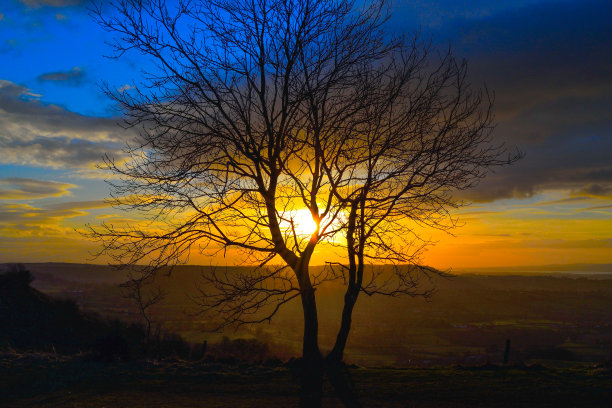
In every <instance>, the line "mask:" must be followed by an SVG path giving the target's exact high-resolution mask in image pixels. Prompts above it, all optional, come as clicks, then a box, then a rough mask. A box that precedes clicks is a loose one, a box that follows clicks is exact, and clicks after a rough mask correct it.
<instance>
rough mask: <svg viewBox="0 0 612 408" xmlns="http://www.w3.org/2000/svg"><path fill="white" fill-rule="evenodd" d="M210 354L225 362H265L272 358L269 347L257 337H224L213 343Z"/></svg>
mask: <svg viewBox="0 0 612 408" xmlns="http://www.w3.org/2000/svg"><path fill="white" fill-rule="evenodd" d="M208 349H209V350H210V351H209V354H211V355H212V356H214V358H215V360H216V361H220V362H224V363H228V364H231V363H234V362H247V361H248V362H263V361H266V360H267V359H268V358H271V356H270V352H269V347H268V345H267V344H266V343H264V342H262V341H259V340H257V339H234V340H230V339H229V338H228V337H223V340H221V342H219V343H215V344H211V345H210V346H209V347H208Z"/></svg>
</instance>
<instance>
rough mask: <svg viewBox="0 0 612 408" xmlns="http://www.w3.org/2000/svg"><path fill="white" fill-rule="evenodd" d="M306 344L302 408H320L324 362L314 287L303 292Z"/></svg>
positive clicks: (304, 344) (304, 350) (301, 397)
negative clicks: (320, 344) (319, 339)
mask: <svg viewBox="0 0 612 408" xmlns="http://www.w3.org/2000/svg"><path fill="white" fill-rule="evenodd" d="M302 308H303V310H304V343H303V349H302V356H303V360H302V364H303V366H302V369H303V370H302V390H301V393H300V407H301V408H320V407H321V399H322V397H323V371H324V362H323V357H322V355H321V351H320V350H319V341H318V328H319V327H318V326H319V322H318V319H317V305H316V302H315V296H314V289H313V288H312V287H310V288H307V289H304V290H302Z"/></svg>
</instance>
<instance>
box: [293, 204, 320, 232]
mask: <svg viewBox="0 0 612 408" xmlns="http://www.w3.org/2000/svg"><path fill="white" fill-rule="evenodd" d="M290 219H291V220H292V222H293V225H294V226H295V233H296V234H297V235H312V233H313V232H315V231H316V229H317V224H316V223H315V222H314V220H313V219H312V214H310V211H309V210H308V209H306V208H303V209H301V210H297V211H292V212H291V215H290Z"/></svg>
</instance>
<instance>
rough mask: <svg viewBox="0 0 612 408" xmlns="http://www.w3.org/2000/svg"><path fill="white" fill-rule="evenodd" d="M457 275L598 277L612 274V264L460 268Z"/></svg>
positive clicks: (456, 270)
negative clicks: (572, 275) (567, 275)
mask: <svg viewBox="0 0 612 408" xmlns="http://www.w3.org/2000/svg"><path fill="white" fill-rule="evenodd" d="M453 272H455V273H460V274H462V273H476V274H479V275H508V274H520V275H523V274H529V275H550V274H558V273H561V274H576V275H589V274H593V275H598V274H612V264H590V263H579V264H550V265H523V266H500V267H482V268H458V269H455V270H453Z"/></svg>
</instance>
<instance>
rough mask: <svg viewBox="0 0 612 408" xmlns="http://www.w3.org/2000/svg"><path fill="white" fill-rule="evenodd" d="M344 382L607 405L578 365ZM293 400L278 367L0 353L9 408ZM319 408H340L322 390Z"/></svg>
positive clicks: (415, 393) (422, 392)
mask: <svg viewBox="0 0 612 408" xmlns="http://www.w3.org/2000/svg"><path fill="white" fill-rule="evenodd" d="M351 375H352V378H353V381H354V383H355V385H356V388H357V390H358V394H359V396H360V399H361V400H362V402H363V403H364V406H366V407H549V406H550V407H559V406H564V407H565V406H567V407H598V406H601V407H604V406H610V400H611V399H610V398H611V397H612V370H611V369H610V367H607V368H606V367H603V368H596V367H594V366H590V365H585V364H582V365H576V366H573V367H569V368H545V367H542V366H537V365H536V366H531V367H508V368H500V367H494V366H491V367H476V368H461V367H452V368H433V369H401V370H400V369H375V368H353V369H351ZM298 392H299V385H298V381H296V380H295V379H293V378H292V376H291V374H290V372H289V371H288V370H287V369H286V368H285V367H282V366H280V367H265V366H252V365H246V364H244V365H236V366H224V365H220V364H210V363H207V364H205V363H198V362H184V361H172V360H167V361H162V362H155V361H133V362H116V363H101V362H95V361H89V360H87V359H85V358H82V357H72V358H68V357H55V356H53V355H40V354H37V355H15V354H4V355H0V395H1V397H0V406H10V407H15V408H20V407H33V406H36V407H88V408H90V407H91V408H102V407H109V408H110V407H135V408H139V407H143V408H144V407H294V406H297V395H298ZM3 404H4V405H3ZM324 406H325V407H339V406H340V404H339V402H338V400H337V399H336V398H335V397H334V395H333V391H332V389H331V388H330V387H329V386H328V385H326V388H325V399H324Z"/></svg>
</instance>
